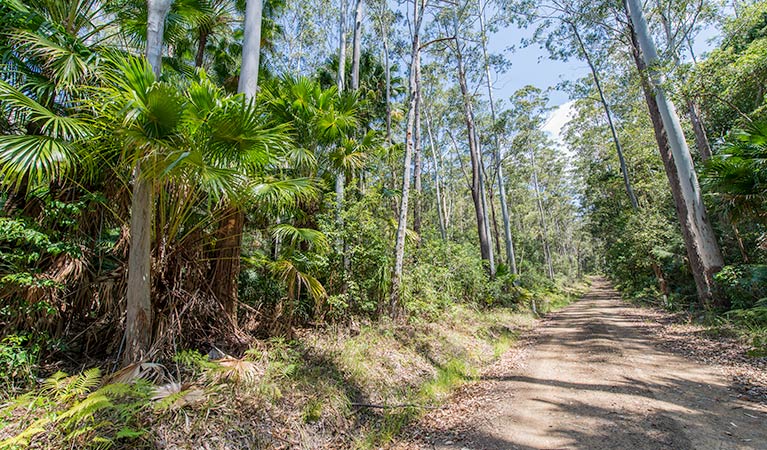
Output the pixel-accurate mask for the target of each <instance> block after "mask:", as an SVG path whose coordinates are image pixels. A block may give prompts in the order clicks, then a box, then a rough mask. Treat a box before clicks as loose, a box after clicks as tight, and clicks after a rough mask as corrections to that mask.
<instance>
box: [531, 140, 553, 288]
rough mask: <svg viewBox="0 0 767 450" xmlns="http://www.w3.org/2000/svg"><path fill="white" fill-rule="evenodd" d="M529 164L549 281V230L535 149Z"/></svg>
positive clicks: (550, 265) (550, 270) (551, 265)
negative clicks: (531, 167)
mask: <svg viewBox="0 0 767 450" xmlns="http://www.w3.org/2000/svg"><path fill="white" fill-rule="evenodd" d="M530 164H531V165H532V166H533V189H534V190H535V202H536V204H537V206H538V214H539V215H540V219H541V241H542V244H543V259H544V263H545V264H546V271H547V272H548V276H549V278H550V279H551V280H554V264H553V263H552V261H551V249H550V248H549V230H548V226H547V224H546V211H545V210H544V208H543V199H542V196H541V188H540V185H539V184H538V165H537V162H536V159H535V149H532V150H530Z"/></svg>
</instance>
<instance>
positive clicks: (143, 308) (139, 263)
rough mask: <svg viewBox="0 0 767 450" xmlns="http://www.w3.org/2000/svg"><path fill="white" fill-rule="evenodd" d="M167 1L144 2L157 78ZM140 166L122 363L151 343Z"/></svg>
mask: <svg viewBox="0 0 767 450" xmlns="http://www.w3.org/2000/svg"><path fill="white" fill-rule="evenodd" d="M170 4H171V0H149V2H148V5H147V12H148V14H147V42H146V58H147V60H148V61H149V64H150V65H151V66H152V71H153V72H154V75H155V78H156V79H158V80H159V78H160V74H161V72H162V48H163V34H164V29H165V17H166V16H167V15H168V12H169V11H170ZM141 165H142V163H141V162H138V163H137V164H136V167H135V169H134V171H133V197H132V198H131V209H130V210H131V218H130V233H131V241H130V253H129V255H128V283H127V293H126V311H125V316H126V317H125V353H124V354H123V363H124V364H130V363H132V362H135V361H139V360H141V359H143V358H145V357H146V356H147V353H148V352H149V349H150V347H151V345H152V322H153V317H152V316H153V311H152V204H153V198H152V197H153V193H154V183H153V180H152V179H151V178H150V177H149V176H144V175H142V167H141Z"/></svg>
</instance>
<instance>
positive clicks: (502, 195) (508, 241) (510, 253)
mask: <svg viewBox="0 0 767 450" xmlns="http://www.w3.org/2000/svg"><path fill="white" fill-rule="evenodd" d="M477 4H478V6H479V26H480V32H481V34H482V36H481V39H482V55H483V57H484V65H485V79H486V81H487V97H488V100H489V101H490V117H491V119H492V121H493V141H494V142H493V143H494V144H495V148H494V151H493V155H494V156H495V170H496V177H497V179H498V196H499V200H500V202H501V218H502V219H503V235H504V243H505V246H506V264H508V266H509V270H511V273H513V274H515V275H516V274H517V262H516V258H515V256H514V241H513V240H512V237H511V221H510V219H509V205H508V204H507V202H506V182H505V179H504V176H503V149H502V148H501V144H500V139H499V138H498V132H497V131H495V122H496V114H495V100H494V99H493V81H492V78H490V58H489V57H488V55H487V31H486V29H485V10H484V7H483V6H482V0H478V1H477ZM493 216H495V210H493ZM493 223H494V224H495V219H493ZM497 234H498V230H497V224H496V235H497ZM498 255H499V256H498V257H499V258H500V250H498Z"/></svg>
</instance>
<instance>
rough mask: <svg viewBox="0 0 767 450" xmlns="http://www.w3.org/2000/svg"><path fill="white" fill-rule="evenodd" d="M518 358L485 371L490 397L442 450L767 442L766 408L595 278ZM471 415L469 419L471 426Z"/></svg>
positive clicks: (432, 440)
mask: <svg viewBox="0 0 767 450" xmlns="http://www.w3.org/2000/svg"><path fill="white" fill-rule="evenodd" d="M538 333H539V336H538V338H537V339H536V340H535V342H534V343H533V344H532V345H531V346H530V348H529V349H528V350H527V356H525V358H524V362H523V364H521V365H520V366H519V367H516V368H511V369H509V370H508V373H501V374H498V375H497V376H496V375H493V376H489V377H483V378H482V379H480V381H479V382H478V383H492V391H493V392H492V394H493V395H492V396H491V397H490V400H488V401H487V403H486V404H483V405H482V408H481V409H480V410H479V411H478V412H476V413H473V414H470V416H473V417H466V418H465V419H464V418H462V419H461V420H462V421H464V422H465V423H464V426H463V427H461V428H462V431H461V432H460V433H459V434H458V435H457V436H456V435H455V434H453V433H448V434H445V433H444V431H443V432H437V433H430V432H429V431H428V430H427V431H425V432H423V433H421V434H422V435H429V438H428V439H427V440H426V441H423V440H422V441H421V442H420V444H418V446H420V447H422V448H435V449H593V450H598V449H611V450H613V449H701V450H707V449H767V411H766V410H765V408H764V407H762V406H760V405H757V404H755V403H750V402H745V401H742V400H738V399H737V396H736V395H735V393H734V392H733V391H732V390H731V389H730V388H729V385H730V380H729V379H728V377H726V376H725V375H724V374H723V373H722V372H721V371H720V370H719V369H717V368H716V367H713V366H706V365H701V364H698V363H695V362H693V361H690V360H688V359H686V358H684V357H682V356H679V355H676V354H673V353H669V352H667V351H664V350H662V349H659V348H657V347H656V346H655V345H654V344H653V338H652V335H650V334H648V333H647V331H646V330H644V329H643V328H642V327H641V324H640V323H638V319H637V317H636V309H634V308H631V307H629V306H628V305H626V304H625V303H623V302H621V301H620V299H619V297H618V294H617V293H616V292H615V291H614V290H612V288H611V287H610V286H609V285H608V284H607V282H606V281H604V280H601V279H596V280H595V282H594V284H593V287H592V290H591V292H590V293H589V294H588V295H586V297H585V298H584V299H582V300H581V301H579V302H577V303H575V304H573V305H570V306H569V307H567V308H565V309H563V310H561V311H559V312H557V313H555V314H552V315H551V316H550V317H549V318H548V319H547V320H546V321H545V323H544V324H543V325H542V327H541V328H540V329H539V331H538ZM466 423H468V424H469V425H466Z"/></svg>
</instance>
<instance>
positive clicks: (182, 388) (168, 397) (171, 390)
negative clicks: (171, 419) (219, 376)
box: [152, 382, 208, 410]
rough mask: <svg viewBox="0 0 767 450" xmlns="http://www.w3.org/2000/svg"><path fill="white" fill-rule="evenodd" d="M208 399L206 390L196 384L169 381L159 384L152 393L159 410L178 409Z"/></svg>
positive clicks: (156, 407)
mask: <svg viewBox="0 0 767 450" xmlns="http://www.w3.org/2000/svg"><path fill="white" fill-rule="evenodd" d="M207 399H208V394H207V393H206V392H205V390H204V389H203V388H202V387H200V386H197V385H194V384H189V383H185V384H181V383H173V382H171V383H167V384H163V385H162V386H158V387H157V388H156V389H155V390H154V393H153V395H152V401H153V402H155V409H157V410H177V409H180V408H183V407H184V406H187V405H195V404H198V403H201V402H203V401H205V400H207Z"/></svg>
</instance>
